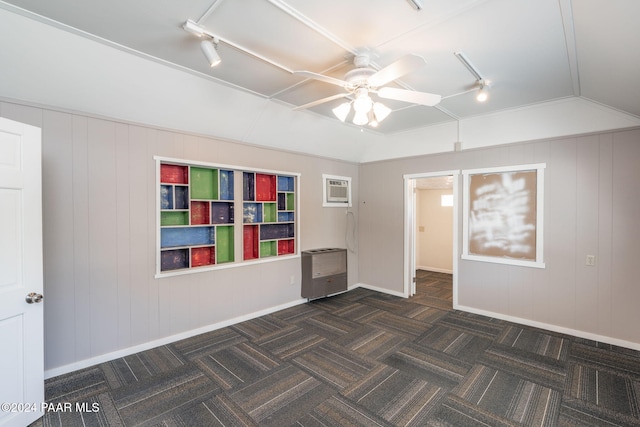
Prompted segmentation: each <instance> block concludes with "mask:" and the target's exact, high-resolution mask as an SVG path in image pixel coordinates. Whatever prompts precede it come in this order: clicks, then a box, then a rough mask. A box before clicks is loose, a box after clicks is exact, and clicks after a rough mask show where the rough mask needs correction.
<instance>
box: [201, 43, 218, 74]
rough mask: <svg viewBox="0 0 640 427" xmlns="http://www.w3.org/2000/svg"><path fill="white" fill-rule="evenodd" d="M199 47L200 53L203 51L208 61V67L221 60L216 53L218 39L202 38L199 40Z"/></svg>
mask: <svg viewBox="0 0 640 427" xmlns="http://www.w3.org/2000/svg"><path fill="white" fill-rule="evenodd" d="M200 49H202V53H204V56H205V57H206V58H207V61H209V66H210V67H215V66H216V65H218V64H220V62H222V60H221V59H220V55H218V41H217V40H216V39H213V40H209V39H207V40H202V41H201V42H200Z"/></svg>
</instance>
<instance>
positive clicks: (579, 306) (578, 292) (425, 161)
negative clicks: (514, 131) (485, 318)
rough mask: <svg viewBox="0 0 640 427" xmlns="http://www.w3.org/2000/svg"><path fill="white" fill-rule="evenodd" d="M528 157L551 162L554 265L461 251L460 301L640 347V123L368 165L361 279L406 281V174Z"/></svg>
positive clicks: (386, 284)
mask: <svg viewBox="0 0 640 427" xmlns="http://www.w3.org/2000/svg"><path fill="white" fill-rule="evenodd" d="M529 163H546V164H547V168H546V171H545V196H544V203H545V205H544V206H545V214H544V254H545V262H546V269H536V268H527V267H516V266H508V265H500V264H494V263H483V262H477V261H468V260H460V261H459V276H458V297H459V304H460V305H461V306H465V307H467V308H469V309H472V310H476V311H480V312H487V313H495V314H497V315H499V316H502V317H509V318H514V319H524V320H527V321H528V322H529V323H532V324H541V325H548V326H552V327H554V328H555V329H557V330H564V329H568V330H571V331H578V332H580V333H581V335H583V336H587V337H591V336H594V337H598V336H599V337H607V338H611V339H612V340H613V341H614V342H617V341H618V340H620V341H622V342H621V344H625V345H629V344H631V346H632V347H636V348H639V349H640V328H639V327H638V325H640V309H639V307H638V304H639V303H640V282H639V280H638V267H637V266H638V261H637V260H638V259H640V227H638V222H639V221H640V191H638V183H640V130H630V131H619V132H611V133H603V134H599V135H589V136H580V137H572V138H562V139H554V140H545V141H537V142H529V143H519V144H512V145H505V146H500V147H493V148H487V149H478V150H468V151H461V152H451V153H446V154H441V155H432V156H422V157H414V158H408V159H401V160H393V161H382V162H376V163H369V164H363V165H361V166H360V187H361V188H360V242H359V244H360V274H359V280H360V282H361V283H363V284H367V285H371V286H375V287H379V288H384V289H388V290H390V291H393V292H402V290H403V283H402V280H403V275H402V271H403V244H404V243H403V207H404V201H403V179H402V176H403V174H414V173H422V172H435V171H443V170H453V169H472V168H484V167H493V166H508V165H518V164H529ZM460 215H462V209H460ZM459 227H460V228H459V230H460V241H459V248H462V219H461V217H460V218H459ZM587 254H594V255H596V259H597V264H596V266H595V267H588V266H586V265H585V257H586V255H587ZM612 340H609V341H612Z"/></svg>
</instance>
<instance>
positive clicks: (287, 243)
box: [278, 240, 295, 255]
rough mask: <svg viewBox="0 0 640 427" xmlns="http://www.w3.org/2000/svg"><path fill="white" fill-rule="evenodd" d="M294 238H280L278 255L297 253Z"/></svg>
mask: <svg viewBox="0 0 640 427" xmlns="http://www.w3.org/2000/svg"><path fill="white" fill-rule="evenodd" d="M294 244H295V241H294V240H279V241H278V255H286V254H293V253H295V246H294Z"/></svg>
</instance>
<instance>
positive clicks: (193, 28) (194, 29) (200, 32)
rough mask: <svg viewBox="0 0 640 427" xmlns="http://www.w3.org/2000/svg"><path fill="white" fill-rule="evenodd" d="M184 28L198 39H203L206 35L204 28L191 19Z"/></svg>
mask: <svg viewBox="0 0 640 427" xmlns="http://www.w3.org/2000/svg"><path fill="white" fill-rule="evenodd" d="M182 28H184V30H185V31H186V32H187V33H190V34H193V35H194V36H196V37H202V36H204V35H205V30H204V28H203V27H202V26H200V25H198V24H197V23H196V22H195V21H193V20H191V19H188V20H187V22H185V23H184V25H182Z"/></svg>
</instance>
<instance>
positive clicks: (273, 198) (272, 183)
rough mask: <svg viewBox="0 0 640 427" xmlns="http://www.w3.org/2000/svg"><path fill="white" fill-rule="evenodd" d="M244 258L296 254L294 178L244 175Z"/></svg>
mask: <svg viewBox="0 0 640 427" xmlns="http://www.w3.org/2000/svg"><path fill="white" fill-rule="evenodd" d="M242 181H243V187H242V188H243V197H242V199H243V213H242V220H243V248H244V251H243V252H244V259H245V260H251V259H262V258H268V257H273V256H281V255H289V254H294V253H295V228H296V223H295V179H294V177H293V176H287V175H278V174H267V173H258V172H243V175H242Z"/></svg>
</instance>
